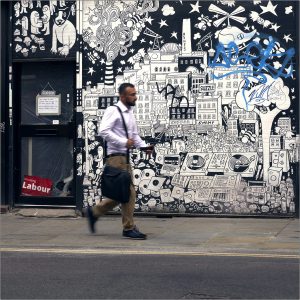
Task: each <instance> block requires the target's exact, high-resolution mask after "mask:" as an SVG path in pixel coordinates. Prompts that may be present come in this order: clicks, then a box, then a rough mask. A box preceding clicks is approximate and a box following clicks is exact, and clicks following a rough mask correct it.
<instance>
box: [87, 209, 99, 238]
mask: <svg viewBox="0 0 300 300" xmlns="http://www.w3.org/2000/svg"><path fill="white" fill-rule="evenodd" d="M86 216H87V218H88V224H89V229H90V232H91V233H95V224H96V222H97V220H98V218H96V217H95V216H94V214H93V210H92V208H91V207H90V206H88V207H87V209H86Z"/></svg>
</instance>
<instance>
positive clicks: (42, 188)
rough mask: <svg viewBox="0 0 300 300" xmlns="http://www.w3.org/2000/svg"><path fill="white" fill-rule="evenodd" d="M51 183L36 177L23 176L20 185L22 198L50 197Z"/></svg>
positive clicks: (48, 180)
mask: <svg viewBox="0 0 300 300" xmlns="http://www.w3.org/2000/svg"><path fill="white" fill-rule="evenodd" d="M52 185H53V182H52V180H50V179H47V178H42V177H38V176H27V175H25V176H24V182H23V185H22V195H23V196H50V194H51V190H52Z"/></svg>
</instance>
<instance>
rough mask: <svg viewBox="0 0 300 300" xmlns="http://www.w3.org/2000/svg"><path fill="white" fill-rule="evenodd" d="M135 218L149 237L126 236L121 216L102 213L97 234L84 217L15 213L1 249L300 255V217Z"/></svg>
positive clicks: (5, 218)
mask: <svg viewBox="0 0 300 300" xmlns="http://www.w3.org/2000/svg"><path fill="white" fill-rule="evenodd" d="M40 216H41V214H40ZM135 220H136V224H137V226H138V227H139V228H140V229H141V230H142V231H143V232H145V233H147V234H148V240H145V241H133V240H128V239H123V238H122V236H121V232H122V228H121V216H104V217H102V218H101V219H100V220H99V221H98V222H97V233H96V234H94V235H92V234H90V233H89V231H88V227H87V220H86V219H85V218H82V217H78V216H76V218H75V217H74V218H60V217H58V218H54V217H24V216H21V215H20V214H18V215H16V214H13V213H9V214H6V215H1V247H2V248H18V249H22V248H23V249H25V248H28V247H32V248H49V247H50V248H59V249H86V250H87V251H91V249H98V250H101V251H105V249H109V250H110V251H125V250H126V251H144V252H147V251H148V252H149V251H160V252H168V251H169V252H172V251H173V252H174V251H177V252H179V253H180V252H191V253H196V252H201V251H202V252H207V253H208V252H210V253H216V252H234V253H270V254H274V253H277V254H280V253H281V254H291V255H298V254H299V248H300V242H299V241H300V238H299V232H300V231H299V220H298V219H259V218H251V219H249V218H247V219H244V218H239V219H237V218H203V217H199V218H188V217H186V218H185V217H179V218H176V217H174V218H172V219H170V218H166V219H162V218H155V217H137V218H135Z"/></svg>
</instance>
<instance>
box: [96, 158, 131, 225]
mask: <svg viewBox="0 0 300 300" xmlns="http://www.w3.org/2000/svg"><path fill="white" fill-rule="evenodd" d="M106 164H108V165H110V166H112V167H115V168H119V169H122V170H127V171H128V172H129V173H130V174H131V177H132V170H131V166H130V165H129V164H127V158H126V157H125V156H112V157H109V158H108V159H107V160H106ZM135 199H136V193H135V189H134V186H133V183H132V184H131V185H130V198H129V202H127V203H122V204H121V205H122V223H123V228H124V230H131V229H132V228H133V227H134V222H133V212H134V205H135ZM119 204H120V203H119V202H117V201H114V200H113V199H104V200H102V201H101V202H100V203H99V204H98V205H95V206H93V215H94V216H95V217H100V216H102V215H103V214H105V213H106V212H108V211H109V210H112V209H113V208H114V207H115V206H117V205H119Z"/></svg>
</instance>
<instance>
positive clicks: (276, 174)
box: [268, 167, 282, 187]
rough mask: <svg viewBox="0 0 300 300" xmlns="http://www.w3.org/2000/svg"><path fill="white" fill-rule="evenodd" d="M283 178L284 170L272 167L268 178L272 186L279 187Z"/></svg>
mask: <svg viewBox="0 0 300 300" xmlns="http://www.w3.org/2000/svg"><path fill="white" fill-rule="evenodd" d="M281 176H282V168H279V167H270V168H269V176H268V177H269V178H268V183H269V184H270V185H271V186H274V187H275V186H279V185H280V181H281Z"/></svg>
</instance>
